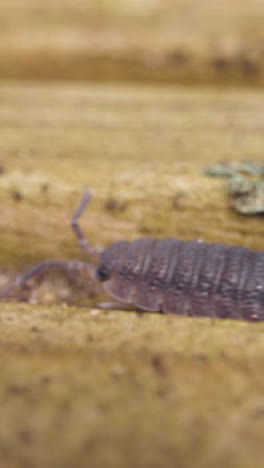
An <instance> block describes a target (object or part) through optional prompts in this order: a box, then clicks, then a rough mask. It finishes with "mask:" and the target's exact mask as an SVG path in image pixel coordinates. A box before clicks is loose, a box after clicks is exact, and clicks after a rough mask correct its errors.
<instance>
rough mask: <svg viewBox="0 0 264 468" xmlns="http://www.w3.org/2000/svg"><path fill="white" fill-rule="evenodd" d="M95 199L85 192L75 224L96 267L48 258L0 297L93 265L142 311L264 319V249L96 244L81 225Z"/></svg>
mask: <svg viewBox="0 0 264 468" xmlns="http://www.w3.org/2000/svg"><path fill="white" fill-rule="evenodd" d="M90 198H91V193H90V191H88V190H86V191H85V192H84V195H83V198H82V200H81V202H80V205H79V207H78V208H77V210H76V211H75V213H74V215H73V217H72V221H71V225H72V229H73V231H74V233H75V235H76V237H77V239H78V241H79V244H80V245H81V247H82V248H84V249H85V250H86V251H87V253H88V254H89V255H90V256H91V257H92V258H93V259H94V260H95V261H96V262H97V264H98V265H97V267H95V266H94V265H93V264H91V263H86V262H81V261H79V260H71V261H61V260H46V261H44V262H42V263H40V264H39V265H37V266H36V267H34V268H33V269H31V270H30V271H28V272H26V273H25V274H23V275H21V276H19V277H18V278H17V280H16V281H15V282H14V283H12V284H11V285H9V286H7V287H5V288H4V289H2V291H0V297H1V298H3V297H6V296H7V295H8V294H9V293H10V292H11V291H12V290H13V289H14V288H15V287H19V286H21V285H23V284H24V283H25V282H26V281H27V280H28V279H29V278H31V277H32V276H33V275H35V274H37V273H39V272H40V271H42V270H45V269H47V268H50V267H56V268H57V267H61V268H65V269H67V270H69V269H72V268H77V269H82V268H91V269H92V270H93V271H94V269H95V274H96V278H97V279H98V280H99V281H101V282H102V283H103V286H104V289H105V290H106V291H107V293H108V294H109V295H110V296H111V297H113V298H114V299H116V300H118V301H119V303H122V304H132V305H135V306H136V307H137V308H139V309H141V310H148V311H152V312H159V311H163V312H164V313H169V314H178V315H192V316H209V317H218V318H232V319H244V320H252V321H262V320H264V252H257V251H252V250H249V249H247V248H245V247H239V246H237V247H227V246H226V245H223V244H220V243H219V244H207V243H205V242H202V241H200V240H193V241H182V240H177V239H172V238H170V239H165V240H155V239H151V238H141V239H137V240H135V241H131V242H128V241H118V242H115V243H113V244H111V245H110V246H109V247H107V248H105V249H98V248H94V247H92V246H90V244H89V243H88V241H87V240H86V239H85V237H84V235H83V233H82V231H81V228H80V226H79V223H78V219H79V217H80V216H81V214H82V213H83V211H84V210H85V208H86V206H87V204H88V202H89V200H90Z"/></svg>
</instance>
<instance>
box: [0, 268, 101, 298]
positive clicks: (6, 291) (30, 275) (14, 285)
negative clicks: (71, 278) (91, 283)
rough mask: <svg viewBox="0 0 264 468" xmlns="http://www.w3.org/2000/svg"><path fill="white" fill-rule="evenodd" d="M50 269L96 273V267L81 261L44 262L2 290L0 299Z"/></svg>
mask: <svg viewBox="0 0 264 468" xmlns="http://www.w3.org/2000/svg"><path fill="white" fill-rule="evenodd" d="M50 268H62V269H64V270H66V271H71V270H79V271H80V270H84V269H86V270H90V272H91V275H92V274H93V273H94V266H93V265H91V264H90V263H84V262H81V261H79V260H68V261H67V260H65V261H64V260H44V261H43V262H42V263H39V264H38V265H36V266H35V267H33V268H31V269H30V270H28V271H26V272H25V273H23V274H22V275H19V276H18V277H17V278H16V280H15V281H14V282H13V283H11V284H8V285H7V286H5V287H4V288H2V289H1V290H0V299H3V298H5V297H8V296H9V294H10V293H12V291H13V290H14V289H17V288H20V287H21V286H23V285H24V284H25V283H26V282H27V281H28V280H29V279H30V278H33V276H35V275H38V274H39V273H42V272H44V271H46V270H48V269H50Z"/></svg>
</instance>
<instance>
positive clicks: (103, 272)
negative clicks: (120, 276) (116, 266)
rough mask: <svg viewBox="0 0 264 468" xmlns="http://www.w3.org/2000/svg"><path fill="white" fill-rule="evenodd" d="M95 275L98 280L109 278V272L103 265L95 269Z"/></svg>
mask: <svg viewBox="0 0 264 468" xmlns="http://www.w3.org/2000/svg"><path fill="white" fill-rule="evenodd" d="M96 277H97V278H98V279H99V281H107V280H108V279H109V278H110V272H109V271H108V270H107V268H106V267H104V266H99V267H98V268H97V270H96Z"/></svg>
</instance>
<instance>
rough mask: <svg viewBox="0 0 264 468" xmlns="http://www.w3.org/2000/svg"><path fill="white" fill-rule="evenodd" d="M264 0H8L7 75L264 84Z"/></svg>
mask: <svg viewBox="0 0 264 468" xmlns="http://www.w3.org/2000/svg"><path fill="white" fill-rule="evenodd" d="M263 21H264V4H263V2H262V1H261V0H250V1H248V0H231V1H230V0H213V1H206V0H91V1H86V0H76V1H72V0H46V1H43V0H2V1H1V4H0V22H1V23H0V25H1V28H0V78H6V79H9V78H14V79H18V78H27V79H42V80H45V79H46V80H47V79H48V80H59V79H61V80H62V79H67V80H96V81H130V82H133V81H138V82H142V81H144V82H157V83H161V82H162V83H164V82H165V83H184V84H194V83H196V84H197V83H203V84H205V83H206V84H215V83H218V84H224V83H225V84H236V85H238V84H244V85H245V84H246V85H258V86H261V85H263V83H264V45H263V44H264V43H263V40H264V37H263V36H264V32H263Z"/></svg>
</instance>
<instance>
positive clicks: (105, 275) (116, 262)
mask: <svg viewBox="0 0 264 468" xmlns="http://www.w3.org/2000/svg"><path fill="white" fill-rule="evenodd" d="M127 245H128V242H127V241H119V242H115V243H113V244H111V245H110V246H109V247H107V248H106V249H105V250H103V252H102V253H101V254H100V257H99V265H98V267H97V268H96V278H97V279H98V280H99V281H101V282H106V281H109V280H110V279H111V277H112V275H113V274H114V273H115V272H116V271H117V270H118V268H119V266H120V264H121V263H122V260H123V255H124V253H125V252H126V250H127Z"/></svg>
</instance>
